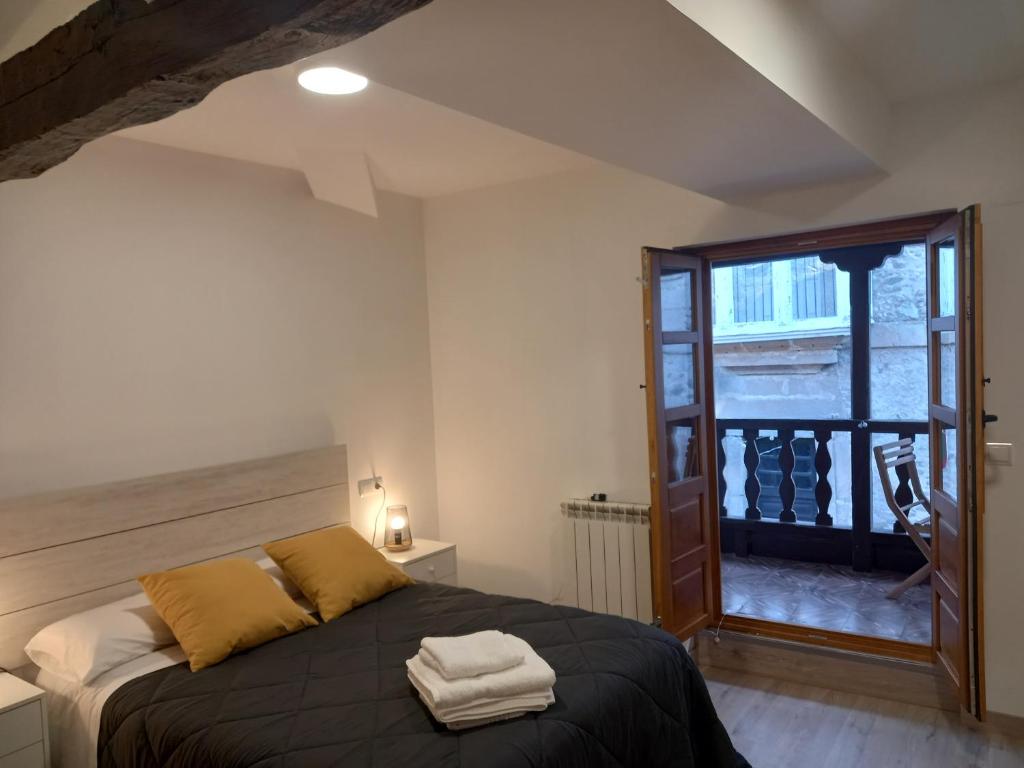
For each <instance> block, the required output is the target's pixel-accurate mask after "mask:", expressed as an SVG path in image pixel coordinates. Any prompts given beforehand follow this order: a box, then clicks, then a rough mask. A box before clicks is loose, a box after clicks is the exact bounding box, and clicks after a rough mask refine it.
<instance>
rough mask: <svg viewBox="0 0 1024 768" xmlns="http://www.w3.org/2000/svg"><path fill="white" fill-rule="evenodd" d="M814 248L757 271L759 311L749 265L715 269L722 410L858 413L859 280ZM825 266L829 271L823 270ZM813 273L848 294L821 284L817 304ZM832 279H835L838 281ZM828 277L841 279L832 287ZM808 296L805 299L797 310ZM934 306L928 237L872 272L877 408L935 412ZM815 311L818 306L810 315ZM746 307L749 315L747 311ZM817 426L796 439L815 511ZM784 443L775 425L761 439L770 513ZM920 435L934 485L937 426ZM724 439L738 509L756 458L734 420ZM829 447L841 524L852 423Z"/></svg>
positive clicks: (802, 481) (786, 414)
mask: <svg viewBox="0 0 1024 768" xmlns="http://www.w3.org/2000/svg"><path fill="white" fill-rule="evenodd" d="M811 258H812V259H813V263H809V262H808V260H807V259H806V258H804V259H802V260H801V262H802V263H801V264H799V265H798V264H792V265H790V264H788V263H787V262H785V261H783V262H776V263H775V264H774V265H773V266H772V278H773V279H772V281H771V283H770V284H769V283H768V282H767V280H762V281H761V282H760V283H758V282H757V281H754V283H753V291H754V292H755V293H756V294H758V295H757V296H755V297H754V304H757V302H760V306H759V307H756V308H755V311H753V312H752V311H751V297H750V296H749V290H751V288H750V286H751V281H749V280H747V279H745V278H742V277H740V276H738V275H737V272H736V270H737V268H735V267H716V268H715V269H714V272H713V284H714V288H713V290H714V293H715V310H714V313H715V322H714V341H715V344H714V357H715V404H716V415H717V417H718V418H719V419H730V418H765V419H772V418H808V419H848V418H850V417H851V392H850V386H851V373H852V371H851V349H850V327H849V322H850V320H849V298H848V297H849V292H848V283H847V282H846V281H845V280H844V276H843V274H842V273H841V272H837V271H836V270H835V269H834V268H832V267H829V266H828V265H822V264H821V262H820V261H818V260H817V259H816V257H811ZM791 261H795V260H791ZM798 267H799V269H798ZM815 269H818V270H820V273H818V274H815V273H814V270H815ZM800 270H803V272H800ZM808 270H809V272H808ZM808 273H809V274H812V275H814V281H815V285H814V286H812V289H813V291H816V292H817V293H818V294H827V290H829V289H831V288H834V290H835V291H836V293H837V296H838V299H837V300H835V301H826V302H824V303H823V302H822V301H821V295H819V296H818V301H817V307H818V311H817V312H814V311H812V312H808V311H807V310H806V305H807V303H808V302H807V296H808V289H807V285H806V281H805V283H804V284H803V285H802V286H801V285H800V280H801V279H802V278H803V277H804V276H805V275H806V274H808ZM765 274H767V273H765ZM826 281H833V283H834V285H833V284H832V283H828V282H826ZM786 282H789V283H790V285H788V286H787V285H786ZM823 285H826V286H831V288H823V287H822V286H823ZM768 292H770V293H771V294H772V296H771V297H770V298H767V297H766V296H765V295H764V294H766V293H768ZM844 294H845V301H844V300H843V299H844ZM787 302H788V306H787ZM800 302H803V304H804V305H805V308H804V309H802V310H801V309H799V308H798V309H796V310H794V309H793V307H794V306H795V305H797V304H798V303H800ZM738 303H744V304H745V306H744V308H743V310H742V311H739V312H738V311H737V310H736V305H737V304H738ZM813 303H814V302H813V301H812V302H811V304H813ZM822 309H824V312H823V311H822ZM926 312H927V310H926V283H925V249H924V246H921V245H918V246H908V247H905V248H904V249H903V251H902V252H901V253H900V254H899V255H898V256H896V257H893V258H890V259H888V260H887V261H886V262H885V264H884V265H883V266H882V267H880V268H879V269H876V270H875V271H874V272H872V274H871V313H870V317H871V325H870V372H869V374H870V380H871V414H870V416H871V418H874V419H885V420H896V419H900V420H913V421H919V422H924V421H925V419H926V417H927V407H928V402H927V398H928V380H927V370H928V369H927V339H926ZM808 314H811V315H816V316H814V317H808ZM822 315H827V316H822ZM737 316H740V319H741V320H742V321H743V322H737V321H736V320H737ZM944 358H945V360H944V362H945V365H944V370H943V373H944V376H945V377H951V376H952V373H953V368H952V360H953V355H951V354H946V355H944ZM666 367H668V366H666ZM810 437H811V434H810V432H797V440H796V441H795V443H794V450H795V452H796V453H797V467H796V471H795V472H794V479H795V480H796V482H797V505H796V506H797V512H798V518H799V519H801V520H813V518H814V502H813V484H814V474H813V465H812V464H811V456H812V455H813V451H814V445H813V441H812V440H811V439H810ZM801 438H802V439H801ZM893 439H895V435H892V436H885V435H880V436H877V437H876V442H888V441H890V440H893ZM778 447H779V443H778V441H777V438H776V437H775V433H773V432H770V431H765V432H763V433H762V437H761V439H759V440H758V451H759V454H760V456H761V462H762V469H761V471H759V479H760V480H761V482H762V496H761V501H760V503H759V507H761V509H762V512H763V513H764V514H765V516H766V517H767V516H777V515H778V509H779V507H780V506H781V504H780V501H779V497H778V490H777V488H776V487H774V485H773V482H774V481H775V479H776V478H777V477H779V476H780V474H779V473H778V469H777V456H778ZM915 447H916V450H917V453H918V465H919V469H920V471H921V474H922V480H923V481H924V483H925V487H927V482H928V440H927V437H926V436H921V437H919V438H917V441H916V444H915ZM725 448H726V451H725V452H726V465H725V478H726V482H727V494H726V499H725V504H726V508H727V511H728V515H729V516H736V517H742V516H743V515H744V511H745V509H746V506H747V502H746V498H745V496H744V493H743V485H744V480H745V478H746V469H745V467H744V465H743V452H744V448H745V441H744V439H743V437H742V435H740V434H739V432H738V431H734V430H730V431H729V433H728V435H727V438H726V442H725ZM830 452H831V454H832V470H831V472H830V476H829V480H830V483H831V485H832V488H833V494H834V495H833V499H832V505H831V509H830V512H831V514H832V517H833V520H834V524H835V525H837V526H849V525H850V522H851V501H850V438H849V434H848V433H835V434H834V437H833V440H832V441H831V444H830ZM872 478H873V481H874V488H875V493H874V498H873V509H872V527H873V528H875V529H876V530H892V526H893V523H894V518H893V516H892V514H891V513H890V512H889V510H888V507H887V506H886V505H885V501H884V498H883V497H882V494H881V489H880V485H879V481H878V478H877V477H876V476H875V473H874V466H873V465H872Z"/></svg>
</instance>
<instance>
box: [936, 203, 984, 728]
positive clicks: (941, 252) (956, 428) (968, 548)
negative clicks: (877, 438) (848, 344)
mask: <svg viewBox="0 0 1024 768" xmlns="http://www.w3.org/2000/svg"><path fill="white" fill-rule="evenodd" d="M980 228H981V219H980V210H979V208H978V206H972V207H971V208H968V209H966V210H964V211H961V212H960V213H958V214H954V215H953V216H951V217H950V218H949V219H947V220H946V221H945V222H943V223H942V224H940V225H939V226H938V227H936V228H935V229H934V230H932V232H931V233H930V234H929V236H928V371H929V373H928V392H929V396H928V400H929V404H928V417H929V438H930V441H929V444H930V452H931V457H930V475H931V478H930V479H931V506H932V560H933V562H932V565H933V571H932V604H933V606H932V611H933V614H932V616H933V618H932V625H933V633H932V637H933V645H934V649H935V654H936V658H937V660H938V663H939V665H940V666H941V667H942V668H943V669H944V670H945V671H946V673H947V674H948V675H949V678H950V680H951V681H952V683H953V685H954V686H955V687H956V688H957V690H958V692H959V695H960V703H961V704H962V706H963V707H964V709H965V710H967V711H968V712H970V713H971V714H973V715H974V716H976V717H979V718H980V717H982V716H983V715H984V711H985V693H984V675H983V672H984V668H983V651H984V649H983V646H982V626H981V620H980V619H981V606H982V590H981V574H980V569H979V565H978V564H979V562H980V555H981V546H982V539H981V524H982V511H983V508H984V481H985V468H984V457H985V446H984V437H983V427H984V417H983V411H982V407H983V400H982V396H983V389H982V387H983V382H982V378H983V373H982V346H981V302H980V291H981V229H980Z"/></svg>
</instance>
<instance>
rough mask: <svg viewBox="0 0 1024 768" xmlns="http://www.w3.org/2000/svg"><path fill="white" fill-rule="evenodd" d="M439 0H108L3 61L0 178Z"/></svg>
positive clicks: (46, 163)
mask: <svg viewBox="0 0 1024 768" xmlns="http://www.w3.org/2000/svg"><path fill="white" fill-rule="evenodd" d="M429 2H430V0H153V2H147V1H146V0H98V1H97V2H95V3H93V4H92V5H91V6H89V7H88V8H86V9H85V10H84V11H82V13H80V14H79V15H78V16H76V17H75V18H74V19H72V20H71V21H69V22H68V23H67V24H64V25H63V26H61V27H58V28H57V29H54V30H53V31H51V32H50V33H49V34H48V35H47V36H46V37H44V38H43V39H42V40H40V41H39V42H38V43H37V44H36V45H34V46H32V47H31V48H28V49H26V50H24V51H22V52H20V53H18V54H17V55H15V56H13V57H11V58H10V59H8V60H7V61H4V62H2V63H0V181H6V180H8V179H20V178H30V177H33V176H37V175H39V174H40V173H42V172H43V171H45V170H47V169H48V168H51V167H53V166H55V165H57V164H58V163H61V162H63V161H64V160H66V159H67V158H69V157H70V156H71V155H73V154H74V153H75V152H76V151H78V149H79V148H80V147H81V146H82V145H84V144H86V143H87V142H89V141H92V140H93V139H98V138H100V137H101V136H105V135H106V134H108V133H112V132H114V131H118V130H121V129H122V128H128V127H131V126H133V125H141V124H143V123H149V122H153V121H154V120H160V119H162V118H165V117H168V116H170V115H172V114H174V113H175V112H178V111H180V110H182V109H187V108H188V107H191V106H194V105H195V104H197V103H199V102H200V101H202V100H203V98H205V97H206V95H207V94H208V93H209V92H210V91H212V90H213V89H214V88H216V87H217V86H218V85H220V84H221V83H223V82H225V81H226V80H231V79H233V78H236V77H239V76H241V75H244V74H248V73H249V72H255V71H257V70H261V69H269V68H272V67H278V66H282V65H284V64H288V63H291V62H293V61H297V60H298V59H301V58H303V57H306V56H310V55H312V54H314V53H319V52H320V51H324V50H328V49H330V48H335V47H337V46H339V45H343V44H344V43H347V42H349V41H350V40H354V39H356V38H358V37H361V36H363V35H365V34H367V33H368V32H372V31H373V30H375V29H377V28H378V27H380V26H382V25H384V24H387V23H388V22H389V21H392V20H394V19H396V18H398V17H399V16H402V15H404V14H406V13H408V12H409V11H412V10H415V9H416V8H419V7H421V6H424V5H426V4H428V3H429Z"/></svg>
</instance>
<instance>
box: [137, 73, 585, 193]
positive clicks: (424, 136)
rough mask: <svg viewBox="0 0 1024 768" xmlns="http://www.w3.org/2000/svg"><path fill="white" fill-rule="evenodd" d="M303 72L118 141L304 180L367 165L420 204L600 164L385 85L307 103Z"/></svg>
mask: <svg viewBox="0 0 1024 768" xmlns="http://www.w3.org/2000/svg"><path fill="white" fill-rule="evenodd" d="M302 68H304V67H294V66H293V67H283V68H280V69H276V70H267V71H264V72H257V73H254V74H251V75H246V76H245V77H241V78H238V79H237V80H232V81H230V82H227V83H225V84H224V85H222V86H220V87H219V88H217V89H216V90H215V91H214V92H213V93H212V94H210V95H209V96H208V97H207V98H206V99H205V100H204V101H203V102H201V103H200V104H199V105H198V106H196V107H193V108H192V109H189V110H185V111H184V112H179V113H178V114H176V115H173V116H171V117H169V118H167V119H166V120H161V121H159V122H157V123H150V124H149V125H143V126H139V127H136V128H130V129H128V130H126V131H121V133H120V134H119V135H121V136H124V137H127V138H131V139H137V140H141V141H150V142H154V143H157V144H164V145H167V146H174V147H180V148H182V149H188V150H192V151H195V152H205V153H207V154H213V155H221V156H223V157H232V158H235V159H238V160H248V161H251V162H256V163H263V164H266V165H274V166H279V167H283V168H293V169H296V170H307V169H310V170H313V169H315V168H316V166H318V165H321V164H330V163H332V162H333V160H334V159H335V158H336V157H339V156H345V157H351V156H353V155H364V156H365V164H366V165H368V166H369V169H370V172H371V175H372V179H373V182H374V185H375V186H376V187H377V188H379V189H386V190H390V191H393V192H401V193H403V194H407V195H413V196H416V197H433V196H436V195H444V194H449V193H452V192H458V191H462V190H465V189H473V188H476V187H483V186H489V185H493V184H501V183H505V182H509V181H515V180H517V179H524V178H529V177H532V176H538V175H542V174H547V173H554V172H557V171H563V170H569V169H571V168H579V167H583V166H586V165H592V164H593V163H594V161H593V160H591V159H590V158H587V157H584V156H583V155H579V154H577V153H575V152H571V151H569V150H566V149H561V148H559V147H554V146H551V145H550V144H545V143H544V142H542V141H537V140H536V139H531V138H528V137H526V136H522V135H520V134H518V133H516V132H514V131H511V130H509V129H507V128H502V127H500V126H497V125H493V124H491V123H487V122H484V121H483V120H479V119H477V118H474V117H470V116H469V115H465V114H462V113H459V112H456V111H454V110H451V109H448V108H446V107H442V106H439V105H437V104H433V103H431V102H429V101H424V100H423V99H419V98H416V97H415V96H410V95H408V94H405V93H402V92H400V91H396V90H394V89H391V88H388V87H386V86H383V85H380V84H379V83H371V84H370V86H369V87H368V88H367V89H366V90H365V91H362V92H361V93H357V94H353V95H350V96H322V95H319V94H314V93H309V92H307V91H304V90H303V89H302V88H300V87H299V86H298V84H297V83H296V81H295V78H296V75H297V73H298V72H299V71H300V70H301V69H302ZM342 172H351V171H344V170H343V171H342Z"/></svg>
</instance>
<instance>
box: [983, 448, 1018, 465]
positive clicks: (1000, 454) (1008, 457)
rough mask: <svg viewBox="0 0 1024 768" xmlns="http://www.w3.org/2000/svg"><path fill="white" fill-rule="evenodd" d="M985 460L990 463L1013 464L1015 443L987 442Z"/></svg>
mask: <svg viewBox="0 0 1024 768" xmlns="http://www.w3.org/2000/svg"><path fill="white" fill-rule="evenodd" d="M985 460H986V461H987V462H989V463H990V464H1002V465H1003V466H1007V467H1011V466H1013V443H985Z"/></svg>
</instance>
